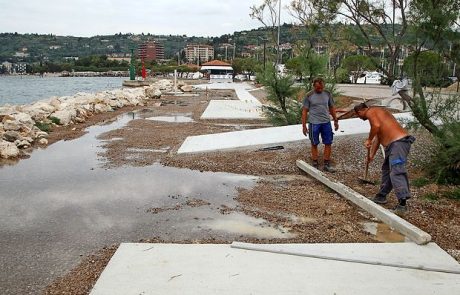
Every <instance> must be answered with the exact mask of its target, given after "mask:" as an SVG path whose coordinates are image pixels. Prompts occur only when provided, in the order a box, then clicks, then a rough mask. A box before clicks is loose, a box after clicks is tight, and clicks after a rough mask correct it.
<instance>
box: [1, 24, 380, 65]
mask: <svg viewBox="0 0 460 295" xmlns="http://www.w3.org/2000/svg"><path fill="white" fill-rule="evenodd" d="M339 26H343V25H341V24H339ZM344 26H346V27H347V30H348V31H349V33H350V32H351V35H353V30H355V29H354V28H353V26H349V25H348V26H347V25H344ZM322 35H323V34H322V33H321V32H318V33H317V34H316V36H315V37H314V38H313V39H315V40H317V41H319V42H321V39H322ZM264 38H265V39H268V40H273V39H272V38H271V36H270V34H268V32H266V30H265V28H258V29H253V30H248V31H240V32H235V33H234V34H231V35H230V34H227V35H222V36H219V37H210V38H206V37H195V36H192V37H188V36H186V35H151V34H140V35H139V34H137V35H135V34H122V33H119V34H115V35H107V36H94V37H73V36H56V35H52V34H49V35H39V34H18V33H0V63H1V62H3V61H10V62H17V61H25V62H29V63H31V62H40V61H47V60H48V61H53V62H62V61H63V60H64V59H65V58H69V57H84V56H90V55H107V54H126V53H130V49H131V48H134V49H135V50H137V47H138V45H139V44H141V43H142V42H145V41H147V40H157V41H159V42H161V43H163V45H164V48H165V57H166V58H167V59H175V58H176V56H177V55H176V54H177V53H178V52H180V51H181V50H182V49H183V48H184V47H185V45H186V44H192V43H194V44H197V43H199V44H209V45H213V46H214V48H215V55H216V56H218V55H219V54H220V55H221V56H223V55H224V52H225V46H224V44H227V47H230V45H233V44H236V55H237V56H239V55H240V54H241V51H242V48H243V47H244V46H247V45H262V42H263V41H262V40H263V39H264ZM302 39H307V35H306V32H305V30H303V29H302V28H301V27H298V26H294V25H291V24H284V25H283V26H282V27H281V34H280V42H281V43H295V42H296V41H298V40H302ZM355 41H356V40H355ZM269 42H270V41H269ZM269 42H268V43H269ZM323 42H324V41H323ZM268 43H267V45H269V44H268ZM378 43H380V41H379V40H378V38H376V39H375V44H378ZM363 45H364V44H363ZM228 50H229V51H228V54H233V51H230V50H233V49H232V48H230V49H228Z"/></svg>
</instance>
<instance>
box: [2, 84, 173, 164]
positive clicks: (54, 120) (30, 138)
mask: <svg viewBox="0 0 460 295" xmlns="http://www.w3.org/2000/svg"><path fill="white" fill-rule="evenodd" d="M172 89H173V84H172V82H171V81H170V80H159V81H156V82H153V83H151V84H150V86H146V87H140V88H123V89H116V90H110V91H102V92H98V93H77V94H75V95H73V96H64V97H51V98H49V99H47V100H41V101H37V102H35V103H33V104H29V105H19V106H10V105H7V106H3V107H0V158H4V159H8V158H16V157H19V156H20V155H21V151H22V150H23V149H26V148H28V147H31V146H32V145H34V144H38V145H42V146H45V145H47V144H48V140H47V139H46V138H47V136H48V132H49V131H50V130H51V128H52V127H53V125H61V126H67V125H69V124H78V123H83V122H85V121H86V120H87V119H88V118H89V117H90V116H92V115H94V114H98V113H104V112H110V111H113V110H116V109H119V108H122V107H124V106H137V105H144V104H145V103H146V102H147V101H148V100H150V99H159V98H160V97H161V95H162V92H170V91H171V90H172Z"/></svg>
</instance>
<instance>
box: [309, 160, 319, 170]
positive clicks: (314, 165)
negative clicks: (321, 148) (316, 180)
mask: <svg viewBox="0 0 460 295" xmlns="http://www.w3.org/2000/svg"><path fill="white" fill-rule="evenodd" d="M311 165H312V166H313V167H315V168H316V169H318V167H319V163H318V160H313V161H312V162H311Z"/></svg>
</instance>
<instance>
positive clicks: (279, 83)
mask: <svg viewBox="0 0 460 295" xmlns="http://www.w3.org/2000/svg"><path fill="white" fill-rule="evenodd" d="M257 77H258V79H259V82H260V83H261V84H262V85H264V86H265V87H266V89H267V92H268V95H267V99H268V100H269V101H270V102H271V103H272V105H270V106H265V107H264V113H265V114H266V115H267V117H268V118H269V119H270V121H271V122H272V123H273V124H275V125H292V124H298V123H300V111H301V107H302V106H301V105H300V104H299V103H298V102H297V100H296V99H295V97H296V94H297V92H298V91H299V89H297V88H295V87H293V84H294V79H293V78H292V77H291V76H290V75H285V76H281V75H279V74H278V73H277V71H276V69H275V67H273V66H269V67H267V68H266V70H265V72H263V73H260V74H258V75H257Z"/></svg>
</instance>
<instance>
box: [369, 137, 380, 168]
mask: <svg viewBox="0 0 460 295" xmlns="http://www.w3.org/2000/svg"><path fill="white" fill-rule="evenodd" d="M379 146H380V140H379V137H378V136H376V137H375V138H374V140H373V141H372V145H371V147H370V149H371V150H370V153H369V159H367V161H368V162H369V163H370V162H372V161H373V160H374V158H375V154H377V151H378V150H379Z"/></svg>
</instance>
